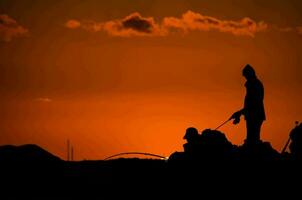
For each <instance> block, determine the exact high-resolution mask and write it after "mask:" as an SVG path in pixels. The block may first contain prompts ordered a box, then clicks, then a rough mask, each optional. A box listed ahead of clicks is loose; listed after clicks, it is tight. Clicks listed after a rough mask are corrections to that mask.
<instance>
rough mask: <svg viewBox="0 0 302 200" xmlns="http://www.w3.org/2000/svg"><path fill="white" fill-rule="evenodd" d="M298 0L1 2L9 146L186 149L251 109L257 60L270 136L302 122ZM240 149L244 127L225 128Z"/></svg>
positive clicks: (0, 110) (276, 142) (0, 113)
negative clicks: (251, 72)
mask: <svg viewBox="0 0 302 200" xmlns="http://www.w3.org/2000/svg"><path fill="white" fill-rule="evenodd" d="M301 10H302V2H301V1H300V0H266V1H263V0H203V1H200V0H177V1H175V0H173V1H172V0H164V1H163V0H152V1H151V0H144V1H141V0H111V1H98V0H85V1H82V0H43V1H38V0H22V1H21V0H0V96H1V98H0V145H3V144H16V145H19V144H26V143H35V144H38V145H40V146H41V147H43V148H46V149H47V150H49V151H50V152H52V153H54V154H56V155H58V156H60V157H61V158H64V159H65V158H66V140H67V138H69V139H70V140H71V142H72V144H73V146H74V149H75V159H76V160H82V159H102V158H104V157H106V156H109V155H112V154H115V153H120V152H125V151H141V152H149V153H155V154H160V155H165V156H168V155H169V154H171V153H172V152H174V151H181V150H182V144H183V143H184V141H183V140H182V137H183V135H184V132H185V129H186V128H187V127H189V126H195V127H196V128H198V129H199V130H200V131H202V130H203V129H206V128H216V127H217V126H218V125H219V124H220V123H221V122H223V121H224V120H226V119H227V118H228V117H229V116H230V115H231V114H232V113H233V112H234V111H236V110H238V109H240V108H241V107H242V105H243V98H244V95H245V88H244V83H245V80H244V78H243V77H242V76H241V70H242V68H243V67H244V65H245V64H247V63H250V64H251V65H252V66H254V68H255V69H256V72H257V74H258V77H259V78H260V79H261V80H262V82H263V84H264V86H265V95H266V96H265V106H266V113H267V121H266V122H265V124H264V125H263V131H262V139H263V140H265V141H270V142H271V143H272V145H273V147H275V148H276V149H277V150H281V148H282V147H283V146H284V144H285V142H286V140H287V138H288V134H289V131H290V130H291V128H293V127H294V122H295V121H296V120H302V105H301V100H302V96H301V86H302V78H301V75H302V67H301V66H302V58H301V52H302V28H301V27H302V14H301ZM221 131H223V132H224V133H225V134H226V136H227V138H228V139H229V140H231V141H232V142H233V143H234V144H242V143H243V140H244V138H245V124H244V121H242V122H241V123H240V125H238V126H234V125H232V124H231V123H230V124H227V125H226V126H225V127H223V128H222V129H221Z"/></svg>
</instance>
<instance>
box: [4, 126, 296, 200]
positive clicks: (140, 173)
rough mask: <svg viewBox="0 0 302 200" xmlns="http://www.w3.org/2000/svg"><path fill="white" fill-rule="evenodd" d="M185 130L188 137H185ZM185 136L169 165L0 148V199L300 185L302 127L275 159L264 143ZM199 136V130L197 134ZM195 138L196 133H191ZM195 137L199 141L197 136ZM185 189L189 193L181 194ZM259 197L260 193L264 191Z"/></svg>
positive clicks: (215, 135)
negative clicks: (72, 158) (3, 196)
mask: <svg viewBox="0 0 302 200" xmlns="http://www.w3.org/2000/svg"><path fill="white" fill-rule="evenodd" d="M188 130H189V131H188ZM188 130H187V133H186V135H185V137H184V138H185V139H186V140H187V143H186V144H185V145H184V151H183V152H175V153H173V154H172V155H171V156H170V157H169V159H168V160H160V159H138V158H134V159H123V158H120V159H115V160H108V161H104V160H99V161H78V162H72V161H64V160H61V159H60V158H58V157H56V156H54V155H52V154H51V153H49V152H47V151H45V150H43V149H42V148H40V147H38V146H36V145H25V146H20V147H16V146H2V147H0V177H1V182H2V184H3V185H1V192H2V194H5V193H7V194H9V195H10V196H14V195H20V194H21V195H22V196H24V195H25V196H26V195H28V196H41V195H42V196H44V197H45V196H77V195H88V194H89V195H92V194H93V195H95V194H97V195H100V194H103V193H106V192H108V191H111V190H120V189H126V190H127V191H131V190H133V189H134V188H135V190H137V189H138V188H140V190H144V189H145V190H146V189H147V190H150V188H152V190H153V191H156V190H165V189H167V188H171V187H172V188H174V189H175V188H177V187H180V188H182V190H184V191H187V189H188V188H191V187H192V186H197V187H198V188H199V189H198V191H200V192H203V193H205V192H209V191H213V190H214V191H220V190H222V189H227V190H234V189H236V192H239V191H241V192H243V191H244V192H248V193H253V194H257V193H258V192H261V191H262V190H261V188H262V189H263V190H265V191H268V190H269V188H267V187H271V186H273V187H274V188H275V189H277V188H278V187H280V188H282V190H281V191H284V189H285V188H286V187H290V188H291V189H292V188H293V187H295V186H297V185H296V184H295V181H300V180H302V179H301V178H302V176H301V175H302V173H301V169H302V168H301V167H302V165H301V162H300V160H301V159H300V158H301V141H298V140H300V139H299V138H300V137H301V133H302V132H301V130H302V125H299V126H297V127H296V128H295V129H293V131H292V132H291V133H290V136H291V139H292V142H291V143H290V146H289V149H290V150H291V152H290V153H283V154H281V153H279V152H277V151H276V150H274V149H273V148H272V147H271V145H270V144H269V143H267V142H260V143H258V144H257V145H256V146H254V145H253V146H252V147H249V146H248V145H246V144H245V145H243V146H236V145H233V144H232V143H231V142H229V141H228V140H227V138H226V136H225V135H224V134H223V133H221V132H219V131H213V130H209V129H207V130H204V131H203V132H202V134H200V135H199V134H198V132H195V131H194V128H190V129H188ZM196 131H197V130H196ZM194 132H195V133H194ZM196 134H197V135H196ZM183 187H188V188H186V189H184V188H183ZM191 189H192V188H191ZM262 192H263V191H262Z"/></svg>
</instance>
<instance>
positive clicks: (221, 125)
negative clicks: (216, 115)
mask: <svg viewBox="0 0 302 200" xmlns="http://www.w3.org/2000/svg"><path fill="white" fill-rule="evenodd" d="M231 120H232V119H231V118H230V119H228V120H226V121H225V122H223V123H222V124H220V125H219V126H218V127H217V128H215V131H216V130H218V129H219V128H221V127H223V126H224V125H225V124H226V123H228V122H229V121H231Z"/></svg>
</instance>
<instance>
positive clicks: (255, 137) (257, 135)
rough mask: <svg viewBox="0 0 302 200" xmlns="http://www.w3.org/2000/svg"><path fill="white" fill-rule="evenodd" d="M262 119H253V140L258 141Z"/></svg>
mask: <svg viewBox="0 0 302 200" xmlns="http://www.w3.org/2000/svg"><path fill="white" fill-rule="evenodd" d="M262 123H263V121H262V120H260V121H259V120H256V121H255V125H254V126H255V129H254V131H255V132H254V140H255V142H260V141H261V140H260V133H261V126H262Z"/></svg>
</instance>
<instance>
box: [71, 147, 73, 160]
mask: <svg viewBox="0 0 302 200" xmlns="http://www.w3.org/2000/svg"><path fill="white" fill-rule="evenodd" d="M71 161H73V146H71Z"/></svg>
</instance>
